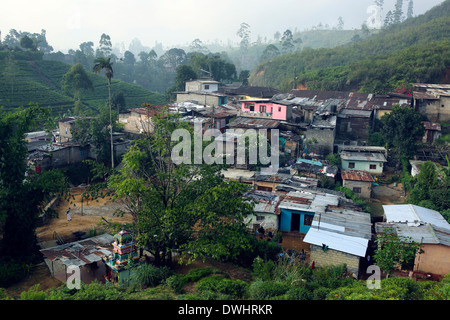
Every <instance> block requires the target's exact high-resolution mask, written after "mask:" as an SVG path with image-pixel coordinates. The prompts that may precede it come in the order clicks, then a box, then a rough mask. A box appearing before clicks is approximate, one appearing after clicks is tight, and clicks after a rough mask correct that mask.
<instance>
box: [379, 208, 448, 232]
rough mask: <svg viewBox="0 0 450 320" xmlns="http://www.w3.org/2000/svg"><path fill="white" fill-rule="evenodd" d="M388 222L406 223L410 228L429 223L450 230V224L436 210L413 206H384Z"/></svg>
mask: <svg viewBox="0 0 450 320" xmlns="http://www.w3.org/2000/svg"><path fill="white" fill-rule="evenodd" d="M383 210H384V215H385V217H386V222H392V223H395V222H404V223H407V224H408V225H410V226H419V225H421V224H425V223H429V224H432V225H435V226H437V227H439V228H444V229H450V224H449V223H448V222H447V220H445V219H444V217H443V216H442V215H441V214H440V213H439V212H438V211H435V210H431V209H427V208H424V207H420V206H416V205H413V204H395V205H383Z"/></svg>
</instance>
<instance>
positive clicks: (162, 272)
mask: <svg viewBox="0 0 450 320" xmlns="http://www.w3.org/2000/svg"><path fill="white" fill-rule="evenodd" d="M171 275H173V271H172V270H171V269H170V268H168V267H160V268H158V267H155V266H154V265H152V264H142V265H140V266H139V267H138V268H137V269H136V272H135V274H134V275H133V280H134V281H135V284H137V285H138V286H140V287H141V288H143V287H144V288H145V287H156V286H158V285H159V284H161V283H162V282H164V280H166V279H167V278H168V277H170V276H171Z"/></svg>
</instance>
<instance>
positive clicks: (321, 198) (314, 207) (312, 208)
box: [278, 190, 339, 213]
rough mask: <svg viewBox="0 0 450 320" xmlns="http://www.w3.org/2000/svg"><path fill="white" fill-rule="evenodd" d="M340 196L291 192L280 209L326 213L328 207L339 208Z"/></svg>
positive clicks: (315, 192)
mask: <svg viewBox="0 0 450 320" xmlns="http://www.w3.org/2000/svg"><path fill="white" fill-rule="evenodd" d="M338 205H339V196H336V195H334V194H328V193H320V192H317V191H313V190H307V191H306V190H305V191H291V192H289V193H288V194H287V195H286V197H285V198H284V199H283V200H282V201H281V202H280V205H279V206H278V207H279V208H280V209H290V210H299V211H307V212H315V213H317V212H325V210H326V208H327V206H338Z"/></svg>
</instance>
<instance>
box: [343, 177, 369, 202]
mask: <svg viewBox="0 0 450 320" xmlns="http://www.w3.org/2000/svg"><path fill="white" fill-rule="evenodd" d="M342 186H344V187H346V188H349V189H350V190H353V188H360V189H361V192H360V193H357V192H355V190H353V191H354V192H355V194H356V195H357V196H359V197H361V198H363V199H368V200H370V198H371V196H372V182H366V181H353V180H343V183H342Z"/></svg>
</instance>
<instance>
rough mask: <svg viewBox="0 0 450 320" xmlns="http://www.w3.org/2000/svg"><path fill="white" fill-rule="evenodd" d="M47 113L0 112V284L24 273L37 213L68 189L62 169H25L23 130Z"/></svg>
mask: <svg viewBox="0 0 450 320" xmlns="http://www.w3.org/2000/svg"><path fill="white" fill-rule="evenodd" d="M47 113H48V111H47V110H44V109H43V108H40V107H37V106H32V107H29V108H27V109H20V110H18V111H17V112H14V113H8V114H5V113H0V155H1V156H0V224H1V225H0V226H1V228H0V239H1V240H0V256H1V257H2V259H1V260H2V263H1V264H0V273H1V274H2V276H1V277H0V285H4V284H5V283H10V282H11V281H12V280H16V279H17V277H20V276H21V275H23V274H24V265H25V264H29V263H31V262H32V261H33V259H34V258H35V257H36V253H37V243H36V235H35V229H36V226H37V222H38V217H39V216H40V215H41V214H43V208H44V207H45V204H47V203H48V201H49V200H50V199H51V198H52V197H54V196H62V195H64V194H65V192H66V190H67V182H66V179H65V177H64V175H63V174H62V172H61V171H59V170H55V169H54V170H48V171H45V172H42V173H40V174H37V173H35V172H33V171H31V170H28V169H27V167H26V163H25V161H24V159H25V158H26V155H27V147H26V142H25V133H26V132H29V131H30V129H31V128H33V126H34V125H35V124H36V123H38V124H39V125H41V126H42V122H41V121H43V119H44V118H47V115H48V114H47ZM26 173H28V175H27V176H26V175H25V174H26Z"/></svg>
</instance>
